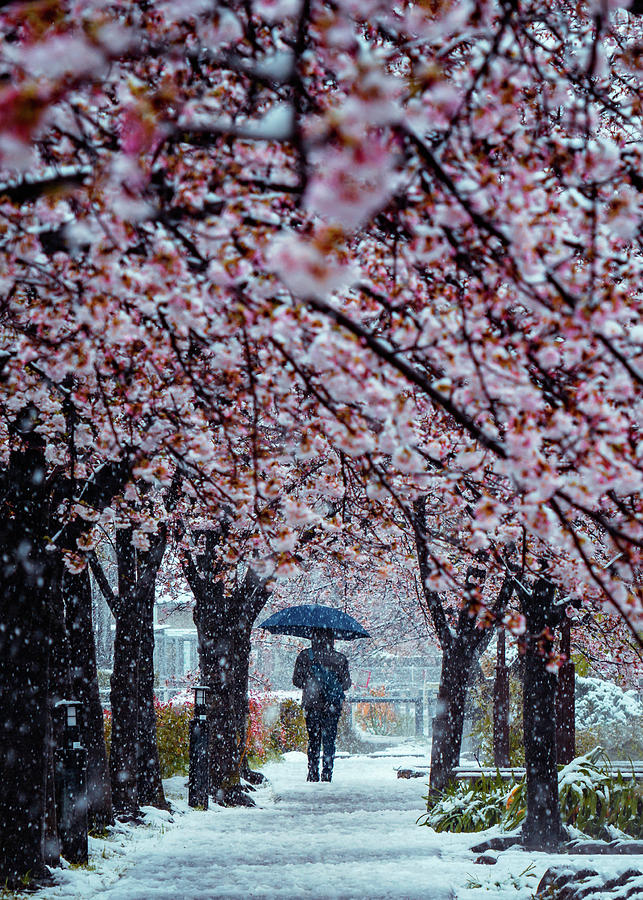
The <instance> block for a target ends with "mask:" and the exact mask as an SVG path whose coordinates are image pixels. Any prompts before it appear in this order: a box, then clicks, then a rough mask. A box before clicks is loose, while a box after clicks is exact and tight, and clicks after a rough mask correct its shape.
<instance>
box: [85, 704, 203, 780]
mask: <svg viewBox="0 0 643 900" xmlns="http://www.w3.org/2000/svg"><path fill="white" fill-rule="evenodd" d="M154 708H155V711H156V740H157V742H158V748H159V761H160V764H161V778H171V777H172V776H173V775H187V773H188V768H189V764H190V721H191V720H192V716H193V714H194V706H193V704H190V703H186V704H182V705H180V706H179V705H176V706H173V705H172V704H171V703H161V702H160V701H159V700H155V701H154ZM103 725H104V728H105V745H106V746H107V752H108V753H109V750H110V746H111V741H112V714H111V712H110V711H109V710H108V709H106V710H104V711H103Z"/></svg>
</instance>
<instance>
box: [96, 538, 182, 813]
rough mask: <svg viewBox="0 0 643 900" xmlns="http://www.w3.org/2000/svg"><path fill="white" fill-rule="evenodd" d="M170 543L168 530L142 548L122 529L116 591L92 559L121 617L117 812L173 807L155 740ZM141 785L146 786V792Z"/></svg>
mask: <svg viewBox="0 0 643 900" xmlns="http://www.w3.org/2000/svg"><path fill="white" fill-rule="evenodd" d="M165 546H166V531H165V529H161V530H160V531H159V533H158V534H157V535H155V536H154V537H153V538H152V539H151V549H150V550H146V551H137V550H136V548H135V547H134V545H133V544H132V529H131V528H125V529H123V528H121V529H118V530H117V532H116V559H117V564H118V593H117V594H115V593H114V592H113V591H112V589H111V587H110V585H109V581H108V579H107V578H106V576H105V573H104V572H103V570H102V568H101V566H100V564H99V563H98V561H97V559H96V558H95V557H93V558H92V560H91V565H92V571H93V572H94V575H95V576H96V579H97V581H98V584H99V587H100V589H101V591H102V593H103V596H104V597H105V599H106V600H107V602H108V604H109V606H110V608H111V610H112V613H113V615H114V618H115V619H116V635H115V639H114V666H113V671H112V679H111V691H110V699H111V707H112V741H111V748H110V756H109V769H110V775H111V785H112V805H113V808H114V812H115V813H116V815H125V816H133V815H137V814H138V810H139V804H140V803H149V804H153V805H155V806H160V807H161V808H163V809H167V808H168V805H167V802H166V800H165V796H164V794H163V784H162V781H161V772H160V764H159V757H158V745H157V741H156V716H155V714H154V664H153V654H154V627H153V609H154V585H155V583H156V576H157V573H158V570H159V567H160V565H161V561H162V559H163V554H164V552H165ZM141 767H143V769H141ZM140 788H143V790H144V793H143V795H142V796H139V789H140Z"/></svg>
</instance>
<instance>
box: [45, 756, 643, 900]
mask: <svg viewBox="0 0 643 900" xmlns="http://www.w3.org/2000/svg"><path fill="white" fill-rule="evenodd" d="M423 752H425V751H424V748H421V747H417V746H413V745H410V744H406V745H404V746H398V747H396V748H395V747H394V748H391V749H390V750H389V751H385V752H382V753H378V754H377V756H352V757H340V758H338V759H337V761H336V764H335V774H334V778H333V782H332V783H331V784H321V783H320V784H308V783H307V782H306V781H305V777H306V759H305V756H304V755H303V754H302V753H289V754H287V755H286V757H285V758H284V760H283V761H282V762H277V763H270V764H268V765H266V767H265V769H264V771H265V774H266V775H267V776H268V778H269V779H270V781H269V784H268V785H266V786H264V787H261V788H259V789H258V790H257V792H256V794H254V797H255V799H256V801H257V803H258V806H259V808H258V809H222V808H220V807H214V808H211V809H209V810H207V811H205V812H204V811H199V810H192V809H189V808H188V806H187V804H186V801H185V795H186V788H185V783H186V779H184V778H174V779H169V780H168V781H167V782H166V787H167V788H168V796H169V797H170V799H171V801H172V803H173V805H174V814H173V815H169V814H166V813H162V812H159V811H158V810H153V809H151V808H147V810H146V825H143V826H130V825H117V826H116V827H115V828H114V829H113V830H112V831H111V833H110V835H109V836H108V837H107V838H106V839H91V848H90V856H91V858H90V863H89V865H88V866H85V867H77V868H66V869H62V870H61V869H57V870H55V871H54V876H55V879H56V886H54V887H49V888H46V889H44V890H42V891H39V892H37V893H35V894H30V895H29V896H30V897H31V898H32V900H55V898H64V900H93V898H101V900H212V898H226V897H238V898H273V897H274V898H289V900H303V898H311V900H322V898H324V900H325V898H341V900H353V898H368V900H378V898H399V900H402V898H403V900H413V898H422V900H483V898H484V900H497V898H502V900H507V898H514V900H528V898H531V897H532V896H533V893H534V892H535V889H536V886H537V884H538V881H539V880H540V878H541V876H542V875H543V873H544V872H545V870H546V869H547V868H548V866H549V865H551V864H553V863H555V862H561V861H562V858H561V857H555V856H552V855H551V854H543V853H533V852H526V851H523V850H507V851H505V852H504V853H499V854H493V855H494V856H496V857H497V860H498V861H497V863H496V864H495V865H482V864H476V862H475V859H476V855H475V854H473V853H472V852H471V850H470V848H471V846H472V845H474V844H476V843H477V842H478V841H480V840H481V837H482V836H481V835H456V834H435V833H434V832H433V831H431V830H430V829H428V828H421V827H418V826H417V825H416V824H415V823H416V819H417V818H418V816H420V815H421V814H422V812H423V810H424V801H423V799H422V795H423V794H425V793H426V786H425V784H424V782H423V780H422V779H410V780H404V779H399V778H397V777H396V768H398V767H410V766H413V765H417V763H418V762H419V761H420V760H419V759H418V756H417V755H416V754H422V753H423ZM394 754H400V755H394ZM402 754H405V755H402ZM490 833H491V832H487V834H490ZM564 861H565V863H567V864H569V865H572V866H574V867H576V868H581V867H587V866H588V865H589V866H591V867H592V868H595V869H598V870H599V871H605V872H619V871H624V870H625V869H627V868H628V867H632V866H636V867H638V868H641V867H642V866H643V859H641V857H605V856H603V857H587V856H585V857H580V856H578V857H564Z"/></svg>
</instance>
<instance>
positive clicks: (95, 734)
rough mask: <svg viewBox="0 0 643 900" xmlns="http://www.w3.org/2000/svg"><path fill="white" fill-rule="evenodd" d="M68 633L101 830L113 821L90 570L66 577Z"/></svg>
mask: <svg viewBox="0 0 643 900" xmlns="http://www.w3.org/2000/svg"><path fill="white" fill-rule="evenodd" d="M63 596H64V598H65V607H66V620H67V632H68V635H69V642H70V648H71V663H72V665H71V684H72V688H71V693H72V698H73V699H75V700H79V701H80V702H81V703H82V715H81V729H82V732H81V734H82V743H83V746H84V747H85V748H86V750H87V803H88V808H87V819H88V823H89V827H90V828H91V829H95V830H97V831H100V830H102V829H103V828H105V827H106V826H107V825H110V824H111V823H112V822H113V821H114V816H113V812H112V789H111V785H110V780H109V767H108V762H107V750H106V747H105V729H104V725H103V707H102V704H101V702H100V692H99V687H98V671H97V666H96V647H95V643H94V632H93V628H92V596H91V582H90V577H89V570H88V569H85V570H84V571H83V572H81V573H80V574H78V575H71V574H69V573H65V574H64V576H63Z"/></svg>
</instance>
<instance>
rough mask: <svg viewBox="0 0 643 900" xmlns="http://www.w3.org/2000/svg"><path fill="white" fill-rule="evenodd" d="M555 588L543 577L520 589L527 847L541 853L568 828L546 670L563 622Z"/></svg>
mask: <svg viewBox="0 0 643 900" xmlns="http://www.w3.org/2000/svg"><path fill="white" fill-rule="evenodd" d="M554 596H555V586H554V585H553V584H552V583H551V582H550V581H549V580H548V579H546V578H539V579H538V580H537V581H536V583H535V584H534V586H533V589H532V590H531V592H529V591H528V590H525V589H521V590H520V599H521V603H522V610H523V613H524V615H525V618H526V620H527V629H528V639H527V646H526V652H525V674H524V689H523V727H524V742H525V767H526V770H527V816H526V818H525V823H524V825H523V831H522V834H523V843H524V844H525V846H527V847H530V848H532V849H537V850H551V849H553V848H555V847H557V846H558V844H559V843H560V841H561V839H562V837H563V830H562V825H561V819H560V806H559V802H558V769H557V766H556V682H557V679H556V675H555V674H553V673H552V672H549V671H547V668H546V663H547V659H546V655H547V653H548V652H549V651H550V650H551V646H552V641H551V637H552V629H553V628H555V627H556V625H557V624H558V613H557V612H556V610H555V607H554Z"/></svg>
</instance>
